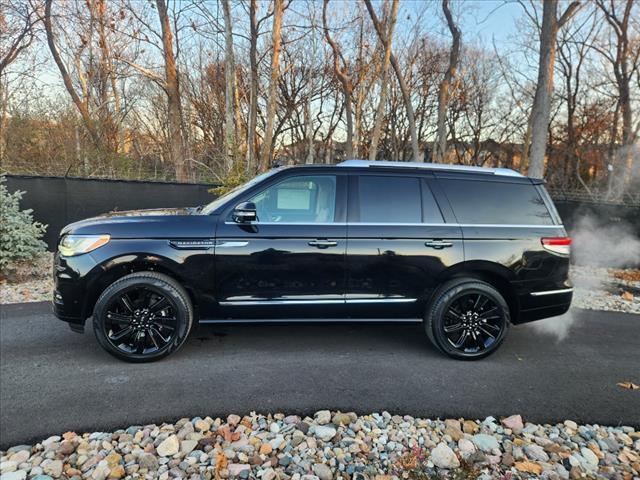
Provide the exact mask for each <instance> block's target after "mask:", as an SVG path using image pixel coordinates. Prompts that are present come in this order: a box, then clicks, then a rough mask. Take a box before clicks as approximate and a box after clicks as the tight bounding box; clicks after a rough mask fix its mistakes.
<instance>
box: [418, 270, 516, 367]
mask: <svg viewBox="0 0 640 480" xmlns="http://www.w3.org/2000/svg"><path fill="white" fill-rule="evenodd" d="M509 322H510V315H509V307H508V305H507V303H506V302H505V300H504V298H503V297H502V295H501V294H500V292H498V291H497V290H496V289H495V288H494V287H493V286H491V285H489V284H487V283H485V282H482V281H479V280H474V279H469V278H466V279H456V280H453V281H450V282H447V283H446V284H444V285H443V286H442V287H441V288H440V289H438V291H437V292H436V293H435V294H434V297H433V301H432V303H431V305H430V306H429V307H428V308H427V313H426V315H425V328H426V330H427V334H428V335H429V338H430V339H431V341H432V342H433V344H434V345H435V346H436V347H437V348H438V349H439V350H440V351H442V352H443V353H445V354H447V355H449V356H451V357H454V358H458V359H465V360H471V359H479V358H483V357H486V356H487V355H489V354H491V353H493V352H494V351H495V350H496V349H497V348H498V347H499V346H500V344H501V343H502V341H503V340H504V338H505V336H506V334H507V330H508V328H509Z"/></svg>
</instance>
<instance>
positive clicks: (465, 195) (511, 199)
mask: <svg viewBox="0 0 640 480" xmlns="http://www.w3.org/2000/svg"><path fill="white" fill-rule="evenodd" d="M438 181H439V182H440V184H441V185H442V187H443V188H444V190H445V192H446V195H447V197H448V198H449V202H450V203H451V207H452V208H453V211H454V213H455V216H456V218H457V219H458V221H459V222H460V223H466V224H483V225H486V224H490V225H553V219H552V217H551V214H550V213H549V210H548V209H547V207H546V205H545V203H544V200H543V199H542V197H541V196H540V194H539V193H538V191H537V190H536V188H535V186H534V185H532V184H528V183H527V184H525V183H506V182H492V181H473V180H453V179H439V180H438Z"/></svg>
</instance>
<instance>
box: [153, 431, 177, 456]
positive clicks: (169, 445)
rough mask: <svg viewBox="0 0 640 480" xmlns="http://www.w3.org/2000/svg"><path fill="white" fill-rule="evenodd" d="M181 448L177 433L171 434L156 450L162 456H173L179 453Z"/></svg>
mask: <svg viewBox="0 0 640 480" xmlns="http://www.w3.org/2000/svg"><path fill="white" fill-rule="evenodd" d="M179 450H180V440H178V437H176V436H175V435H170V436H169V437H167V438H166V439H165V440H164V441H163V442H162V443H161V444H160V445H158V448H156V452H158V455H160V456H161V457H171V456H173V455H175V454H176V453H178V451H179Z"/></svg>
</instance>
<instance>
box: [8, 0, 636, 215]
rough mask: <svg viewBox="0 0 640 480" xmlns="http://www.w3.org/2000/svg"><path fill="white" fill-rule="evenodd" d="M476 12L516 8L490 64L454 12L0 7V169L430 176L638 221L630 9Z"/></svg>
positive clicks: (534, 1)
mask: <svg viewBox="0 0 640 480" xmlns="http://www.w3.org/2000/svg"><path fill="white" fill-rule="evenodd" d="M493 3H494V4H495V12H498V11H499V9H500V8H504V6H505V5H506V4H509V5H510V6H513V3H515V4H517V6H518V7H519V10H518V11H519V12H520V14H519V17H518V18H516V19H515V20H514V21H515V22H516V25H515V27H516V28H514V29H513V31H514V32H515V33H513V35H512V36H511V37H512V38H509V41H508V44H507V45H506V46H505V45H504V43H503V44H501V45H500V46H498V45H497V44H496V42H489V43H488V44H487V42H482V41H479V40H478V39H477V38H474V36H473V35H471V34H470V33H469V32H465V31H464V29H463V25H464V24H465V23H464V22H463V21H462V20H464V19H465V18H466V16H467V17H468V16H469V15H474V9H473V3H472V2H465V1H455V0H452V1H451V2H450V1H449V0H439V1H430V2H426V1H425V2H418V1H402V2H401V1H400V0H383V1H373V0H351V1H344V0H315V1H312V0H269V1H267V0H265V1H258V0H238V1H233V2H232V1H230V0H183V1H177V0H176V1H172V0H2V1H0V161H1V162H2V171H5V172H10V173H22V174H38V175H59V176H84V177H97V178H120V179H155V180H177V181H179V182H205V183H206V182H212V183H218V184H223V185H226V186H233V185H235V184H237V183H239V182H240V181H242V180H244V179H246V178H249V177H251V176H253V175H255V174H256V173H257V172H259V171H263V170H265V169H267V168H268V167H269V166H270V165H271V164H272V163H273V162H278V163H336V162H338V161H341V160H343V159H345V158H370V159H387V160H401V161H435V162H447V163H457V164H467V165H481V166H505V167H509V168H515V169H517V170H520V171H521V172H523V173H527V174H529V175H531V176H534V177H544V178H545V179H547V181H548V182H549V185H550V188H551V189H552V190H554V189H555V190H557V191H561V192H563V193H564V194H565V195H566V194H567V193H568V192H575V195H576V196H584V197H588V198H591V199H596V200H597V199H606V200H608V201H611V200H617V201H624V202H628V203H629V202H630V203H640V159H638V157H640V148H639V147H638V134H639V130H640V114H639V112H640V105H639V102H640V58H639V57H640V2H637V1H634V0H592V1H582V2H581V1H557V0H544V1H540V0H521V1H518V2H507V1H505V2H501V1H495V2H493ZM492 14H497V13H492Z"/></svg>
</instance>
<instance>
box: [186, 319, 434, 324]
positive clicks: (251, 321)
mask: <svg viewBox="0 0 640 480" xmlns="http://www.w3.org/2000/svg"><path fill="white" fill-rule="evenodd" d="M422 321H423V320H422V318H411V317H407V318H404V317H400V318H297V319H286V320H283V319H277V318H261V319H254V318H247V319H220V320H216V319H213V318H205V319H201V320H199V322H198V323H201V324H206V325H243V324H246V325H250V324H261V323H282V324H292V323H422Z"/></svg>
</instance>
